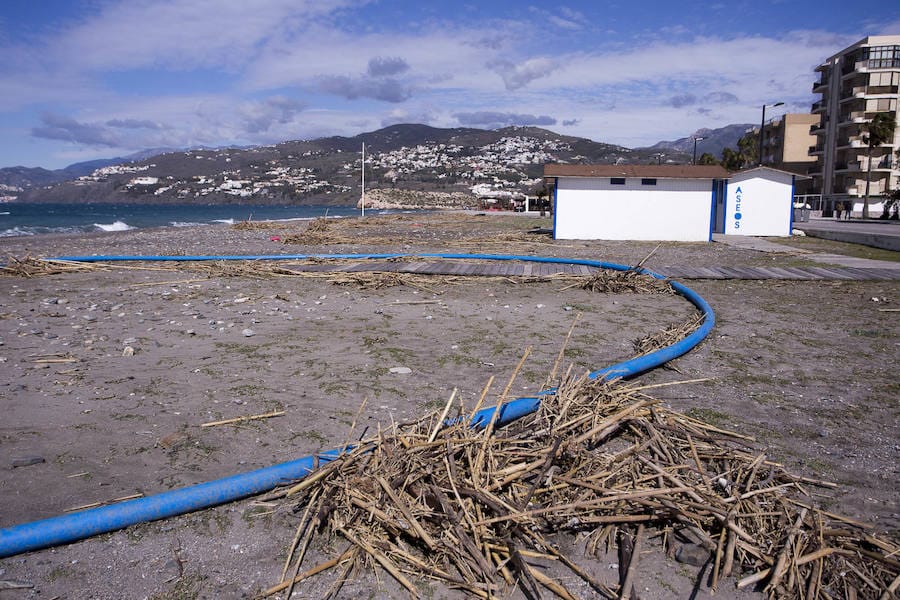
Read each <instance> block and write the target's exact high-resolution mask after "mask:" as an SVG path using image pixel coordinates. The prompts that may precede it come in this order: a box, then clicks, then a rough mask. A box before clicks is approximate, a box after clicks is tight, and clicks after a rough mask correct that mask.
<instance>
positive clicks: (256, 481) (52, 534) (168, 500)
mask: <svg viewBox="0 0 900 600" xmlns="http://www.w3.org/2000/svg"><path fill="white" fill-rule="evenodd" d="M398 257H410V258H414V257H431V258H459V259H478V260H520V261H529V262H542V263H560V264H574V265H586V266H589V267H596V268H604V269H613V270H617V271H627V270H630V269H631V268H632V267H627V266H624V265H617V264H614V263H605V262H601V261H595V260H585V259H567V258H552V257H536V256H513V255H492V254H419V255H415V256H411V255H405V254H329V255H299V254H298V255H253V256H64V257H59V258H57V259H55V260H69V261H77V262H115V261H211V260H298V259H307V258H331V259H340V258H350V259H387V258H398ZM640 272H642V273H644V274H647V275H651V276H653V277H656V278H657V279H663V277H662V276H661V275H657V274H656V273H653V272H651V271H647V270H644V269H640ZM671 283H672V287H673V288H674V289H675V291H676V293H678V294H679V295H681V296H683V297H684V298H686V299H687V300H688V301H689V302H691V303H692V304H693V305H694V306H696V307H697V309H698V310H700V311H701V312H702V313H703V316H704V319H703V323H702V324H701V326H700V327H699V328H698V329H697V330H695V331H694V332H693V333H691V334H690V335H689V336H687V337H685V338H684V339H682V340H679V341H678V342H676V343H674V344H672V345H671V346H668V347H666V348H662V349H661V350H657V351H655V352H652V353H650V354H646V355H644V356H639V357H637V358H632V359H631V360H626V361H624V362H620V363H616V364H614V365H611V366H609V367H606V368H603V369H599V370H597V371H593V372H592V373H590V375H589V376H590V377H591V378H594V379H597V378H605V379H617V378H622V377H632V376H635V375H637V374H639V373H643V372H645V371H648V370H650V369H653V368H655V367H657V366H659V365H661V364H663V363H665V362H667V361H670V360H672V359H674V358H677V357H679V356H681V355H682V354H685V353H686V352H688V351H689V350H691V349H692V348H694V347H695V346H696V345H697V344H699V343H700V342H701V341H702V340H703V338H705V337H706V335H707V334H708V333H709V332H710V330H712V328H713V324H714V322H715V316H714V314H713V311H712V308H711V307H710V306H709V304H708V303H707V302H706V300H704V299H703V298H702V297H701V296H700V295H699V294H697V293H696V292H694V291H693V290H692V289H690V288H688V287H686V286H684V285H682V284H680V283H678V282H674V281H673V282H671ZM553 391H554V390H545V391H543V392H541V393H540V394H538V397H534V398H518V399H516V400H512V401H510V402H507V403H505V404H503V405H502V406H500V407H490V408H485V409H482V410H481V411H479V412H477V413H475V414H474V415H473V416H472V425H473V426H475V427H483V426H485V425H486V424H487V423H488V421H490V419H491V416H492V415H493V413H494V411H495V410H497V409H498V408H499V410H500V415H498V417H497V425H498V426H502V425H505V424H507V423H510V422H512V421H515V420H516V419H518V418H520V417H523V416H525V415H527V414H530V413H532V412H534V411H536V410H537V409H538V406H539V405H540V396H542V395H546V394H549V393H553ZM341 452H342V449H340V448H338V449H335V450H330V451H328V452H324V453H321V454H318V455H313V456H306V457H304V458H299V459H296V460H292V461H288V462H284V463H280V464H277V465H273V466H270V467H264V468H262V469H257V470H255V471H250V472H248V473H241V474H238V475H232V476H230V477H225V478H223V479H217V480H215V481H209V482H206V483H201V484H198V485H193V486H190V487H185V488H179V489H175V490H171V491H168V492H161V493H159V494H156V495H153V496H146V497H143V498H137V499H135V500H128V501H125V502H121V503H118V504H112V505H109V506H101V507H98V508H91V509H87V510H83V511H80V512H75V513H70V514H66V515H60V516H57V517H51V518H49V519H43V520H40V521H33V522H31V523H23V524H21V525H15V526H13V527H7V528H3V529H0V558H4V557H7V556H14V555H16V554H21V553H23V552H29V551H32V550H38V549H41V548H47V547H50V546H57V545H60V544H66V543H69V542H74V541H78V540H82V539H85V538H87V537H90V536H93V535H98V534H101V533H108V532H110V531H115V530H117V529H122V528H124V527H128V526H129V525H136V524H138V523H144V522H148V521H155V520H159V519H165V518H167V517H173V516H176V515H181V514H185V513H188V512H193V511H195V510H200V509H203V508H209V507H212V506H217V505H219V504H224V503H226V502H232V501H234V500H239V499H241V498H246V497H248V496H253V495H256V494H260V493H262V492H266V491H268V490H271V489H273V488H275V487H277V486H279V485H284V484H287V483H290V482H293V481H297V480H299V479H302V478H304V477H305V476H307V475H308V474H309V473H311V472H312V471H313V470H315V468H316V466H317V465H318V464H319V463H321V462H327V461H330V460H333V459H335V458H336V457H338V456H339V455H340V453H341Z"/></svg>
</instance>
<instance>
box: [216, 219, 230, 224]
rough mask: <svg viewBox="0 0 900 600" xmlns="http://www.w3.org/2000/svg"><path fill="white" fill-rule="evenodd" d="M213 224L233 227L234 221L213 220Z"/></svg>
mask: <svg viewBox="0 0 900 600" xmlns="http://www.w3.org/2000/svg"><path fill="white" fill-rule="evenodd" d="M213 223H225V224H226V225H234V219H213Z"/></svg>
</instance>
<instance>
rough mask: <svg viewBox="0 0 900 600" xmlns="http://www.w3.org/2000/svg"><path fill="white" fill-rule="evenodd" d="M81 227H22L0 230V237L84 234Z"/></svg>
mask: <svg viewBox="0 0 900 600" xmlns="http://www.w3.org/2000/svg"><path fill="white" fill-rule="evenodd" d="M85 231H86V230H85V229H84V228H83V227H41V226H34V227H31V226H28V225H23V226H20V227H10V228H9V229H3V230H0V237H24V236H30V235H43V234H45V233H85Z"/></svg>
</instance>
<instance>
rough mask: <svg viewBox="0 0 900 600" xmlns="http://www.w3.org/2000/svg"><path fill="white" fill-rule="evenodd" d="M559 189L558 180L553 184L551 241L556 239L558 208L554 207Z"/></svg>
mask: <svg viewBox="0 0 900 600" xmlns="http://www.w3.org/2000/svg"><path fill="white" fill-rule="evenodd" d="M558 188H559V178H558V177H557V178H556V182H555V183H554V184H553V239H554V240H555V239H556V215H558V214H559V210H558V209H559V207H558V206H557V205H556V195H557V191H558Z"/></svg>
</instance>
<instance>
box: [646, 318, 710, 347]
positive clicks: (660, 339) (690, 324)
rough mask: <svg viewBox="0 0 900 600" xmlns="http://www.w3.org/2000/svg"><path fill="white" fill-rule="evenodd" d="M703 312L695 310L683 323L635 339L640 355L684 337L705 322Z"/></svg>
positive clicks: (669, 344)
mask: <svg viewBox="0 0 900 600" xmlns="http://www.w3.org/2000/svg"><path fill="white" fill-rule="evenodd" d="M703 318H704V317H703V313H701V312H695V313H694V314H693V315H691V316H690V317H688V318H687V319H685V320H684V321H682V322H681V323H673V324H671V325H667V326H666V327H665V328H664V329H663V330H662V331H659V332H657V333H654V334H651V335H648V336H646V337H642V338H638V339H636V340H634V349H635V351H636V352H637V355H638V356H643V355H645V354H650V353H651V352H656V351H657V350H659V349H661V348H666V347H668V346H671V345H672V344H674V343H675V342H677V341H678V340H681V339H684V338H685V337H687V336H688V335H690V334H691V333H692V332H693V331H694V330H696V329H697V328H698V327H700V325H701V324H702V323H703Z"/></svg>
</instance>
